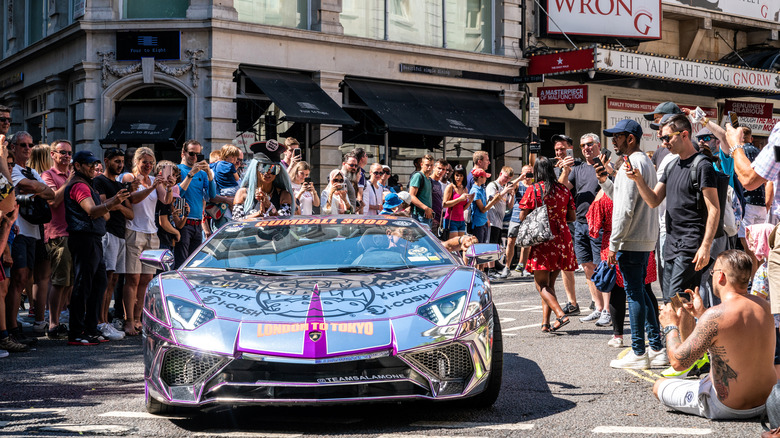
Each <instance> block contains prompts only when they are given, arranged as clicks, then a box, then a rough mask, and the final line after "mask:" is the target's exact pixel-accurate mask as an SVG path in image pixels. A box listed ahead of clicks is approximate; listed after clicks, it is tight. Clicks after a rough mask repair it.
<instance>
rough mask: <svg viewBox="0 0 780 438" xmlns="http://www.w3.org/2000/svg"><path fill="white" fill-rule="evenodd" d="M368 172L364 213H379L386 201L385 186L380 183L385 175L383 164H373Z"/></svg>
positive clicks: (364, 192) (364, 195)
mask: <svg viewBox="0 0 780 438" xmlns="http://www.w3.org/2000/svg"><path fill="white" fill-rule="evenodd" d="M368 174H369V175H368V176H369V178H368V184H366V187H365V189H364V190H363V201H364V202H365V204H366V205H365V206H364V207H363V214H367V215H374V214H379V212H380V211H382V204H383V203H384V196H383V188H382V186H381V185H380V184H379V182H380V181H381V180H382V176H383V175H384V171H383V169H382V165H381V164H379V163H374V164H372V165H371V168H370V170H369V172H368Z"/></svg>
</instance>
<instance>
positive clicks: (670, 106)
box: [644, 101, 682, 122]
mask: <svg viewBox="0 0 780 438" xmlns="http://www.w3.org/2000/svg"><path fill="white" fill-rule="evenodd" d="M656 114H682V110H681V109H680V107H679V106H677V104H676V103H674V102H670V101H666V102H661V103H659V104H658V106H657V107H655V110H654V111H653V112H651V113H647V114H645V115H644V116H645V119H646V120H649V121H651V122H652V121H653V119H654V118H655V115H656Z"/></svg>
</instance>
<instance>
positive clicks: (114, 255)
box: [102, 233, 127, 274]
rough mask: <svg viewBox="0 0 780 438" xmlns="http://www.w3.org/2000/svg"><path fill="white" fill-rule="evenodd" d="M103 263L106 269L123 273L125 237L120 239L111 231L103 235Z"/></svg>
mask: <svg viewBox="0 0 780 438" xmlns="http://www.w3.org/2000/svg"><path fill="white" fill-rule="evenodd" d="M102 241H103V263H105V264H106V271H114V273H115V274H124V273H125V252H126V251H127V249H126V248H125V239H120V238H119V237H117V236H114V235H113V234H111V233H106V234H105V235H104V236H103V239H102Z"/></svg>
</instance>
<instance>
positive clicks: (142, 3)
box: [122, 0, 190, 19]
mask: <svg viewBox="0 0 780 438" xmlns="http://www.w3.org/2000/svg"><path fill="white" fill-rule="evenodd" d="M188 7H190V2H189V0H165V1H160V0H124V4H123V11H122V12H123V13H122V17H123V18H130V19H132V18H187V8H188Z"/></svg>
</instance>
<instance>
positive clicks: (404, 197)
mask: <svg viewBox="0 0 780 438" xmlns="http://www.w3.org/2000/svg"><path fill="white" fill-rule="evenodd" d="M396 195H398V197H399V198H400V199H401V201H403V202H406V203H407V204H411V203H412V195H411V194H410V193H409V192H407V191H405V190H402V191H400V192H398V193H396Z"/></svg>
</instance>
